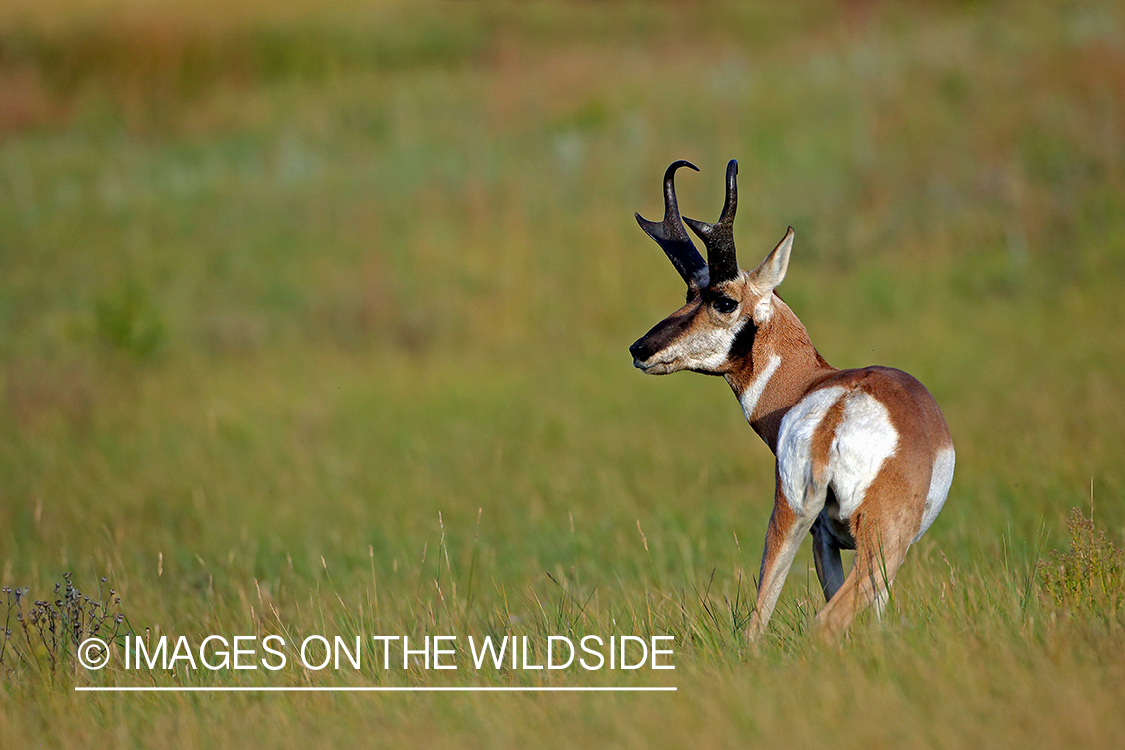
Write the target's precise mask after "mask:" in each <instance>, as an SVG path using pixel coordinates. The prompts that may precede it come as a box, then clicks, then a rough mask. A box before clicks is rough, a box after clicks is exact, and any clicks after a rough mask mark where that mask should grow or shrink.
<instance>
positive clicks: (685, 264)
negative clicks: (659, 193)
mask: <svg viewBox="0 0 1125 750" xmlns="http://www.w3.org/2000/svg"><path fill="white" fill-rule="evenodd" d="M680 167H688V168H689V169H694V170H695V171H696V172H698V171H699V167H697V166H695V165H694V164H692V163H691V162H689V161H684V160H683V159H681V160H679V161H674V162H672V164H671V165H670V166H669V167H668V169H667V171H665V172H664V220H663V221H660V222H656V221H649V220H648V219H645V218H643V217H642V216H641V215H640V214H635V216H636V217H637V223H638V224H640V225H641V229H643V230H644V231H645V234H647V235H648V236H649V237H651V238H652V239H654V240H656V244H658V245H660V248H661V249H662V250H663V251H664V254H665V255H667V256H668V260H670V261H672V265H673V266H675V267H676V270H677V271H679V273H680V276H681V277H683V280H684V281H686V282H687V283H688V284H692V283H696V276H697V274H698V273H699V272H700V271H701V270H703V269H704V268H706V267H707V264H706V263H704V262H703V256H702V255H700V254H699V251H698V250H696V249H695V245H694V244H692V241H691V237H690V236H688V233H687V230H686V229H684V224H683V221H682V220H681V219H680V208H679V205H678V204H677V202H676V184H675V181H676V170H677V169H679V168H680Z"/></svg>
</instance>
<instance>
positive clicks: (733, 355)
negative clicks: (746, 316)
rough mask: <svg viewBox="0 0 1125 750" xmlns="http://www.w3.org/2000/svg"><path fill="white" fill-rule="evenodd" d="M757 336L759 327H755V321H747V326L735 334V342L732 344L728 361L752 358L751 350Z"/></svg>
mask: <svg viewBox="0 0 1125 750" xmlns="http://www.w3.org/2000/svg"><path fill="white" fill-rule="evenodd" d="M756 335H758V326H756V325H754V321H753V320H747V321H746V325H744V326H743V327H742V330H741V331H739V332H738V333H736V334H735V336H734V341H732V342H731V343H730V351H729V352H727V359H742V358H744V357H748V356H750V350H751V349H753V348H754V337H755V336H756Z"/></svg>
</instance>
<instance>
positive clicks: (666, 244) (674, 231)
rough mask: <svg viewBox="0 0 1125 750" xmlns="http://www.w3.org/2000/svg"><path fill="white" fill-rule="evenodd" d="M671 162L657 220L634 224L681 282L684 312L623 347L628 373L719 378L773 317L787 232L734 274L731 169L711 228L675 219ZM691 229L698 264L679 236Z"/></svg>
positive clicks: (785, 262) (734, 168)
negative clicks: (700, 247)
mask: <svg viewBox="0 0 1125 750" xmlns="http://www.w3.org/2000/svg"><path fill="white" fill-rule="evenodd" d="M680 167H688V168H690V169H694V170H695V171H697V172H698V171H699V169H698V168H697V167H696V166H695V165H693V164H691V163H689V162H686V161H677V162H674V163H673V164H672V165H671V166H669V167H668V171H666V172H665V173H664V220H663V221H661V222H655V221H648V220H646V219H644V218H642V217H641V215H640V214H637V215H636V216H637V223H638V224H640V225H641V229H643V230H644V231H645V234H647V235H648V236H649V237H651V238H652V239H654V240H655V241H656V243H657V244H658V245H660V247H661V249H663V250H664V252H665V254H666V255H667V256H668V259H669V260H671V261H672V265H673V266H675V267H676V270H677V271H679V273H680V276H681V277H682V278H683V280H684V282H686V283H687V300H686V302H685V303H684V306H683V307H681V308H680V309H679V310H676V311H675V312H674V313H672V314H671V315H669V316H668V317H667V318H665V319H664V320H662V321H660V322H659V323H657V324H656V325H655V326H653V327H652V330H650V331H649V332H648V333H646V334H645V335H644V336H642V337H641V338H639V339H637V341H636V342H635V343H634V344H633V345H632V346H630V347H629V353H630V354H632V355H633V366H634V367H636V368H638V369H640V370H643V371H644V372H647V373H650V374H652V375H666V374H668V373H670V372H676V371H678V370H691V371H693V372H702V373H705V374H708V375H724V374H726V373H728V372H730V371H731V370H732V369H733V368H734V367H735V366H736V365H737V363H738V362H739V361H741V360H742V359H744V358H745V357H746V356H748V355H749V354H750V351H751V348H752V346H753V343H754V338H755V336H756V335H757V333H758V329H759V328H761V327H762V326H765V325H766V324H767V323H768V322H769V320H770V318H771V317H772V316H773V311H774V288H776V287H777V285H778V284H780V283H781V281H782V279H784V278H785V271H786V269H787V268H788V267H789V252H790V250H791V249H792V247H793V228H792V227H790V228H789V231H788V232H786V234H785V237H784V238H783V239H782V240H781V242H780V243H778V245H777V247H775V248H774V249H773V252H771V253H770V254H769V255H768V256H766V259H765V260H763V261H762V262H761V263H760V264H759V265H758V267H757V268H755V269H754V270H753V271H743V270H742V269H740V268H739V267H738V261H737V259H736V258H735V250H734V213H735V210H736V209H737V207H738V185H737V181H736V177H737V175H738V162H736V161H734V160H733V159H732V160H731V161H730V163H729V164H727V195H726V202H725V203H724V205H723V212H722V214H721V215H720V216H719V220H718V221H717V222H716V223H714V224H706V223H704V222H701V221H696V220H694V219H689V218H686V217H684V218H681V216H680V210H679V206H678V205H677V202H676V187H675V176H676V170H678V169H679V168H680ZM684 222H686V223H687V225H688V226H689V227H691V229H692V231H693V232H695V233H696V234H697V235H698V236H699V238H700V239H701V240H703V244H704V246H705V247H706V249H707V261H706V262H704V261H703V258H702V257H701V256H700V254H699V252H698V251H697V250H696V249H695V245H694V244H692V241H691V238H690V237H689V236H688V233H687V231H686V230H685V229H684Z"/></svg>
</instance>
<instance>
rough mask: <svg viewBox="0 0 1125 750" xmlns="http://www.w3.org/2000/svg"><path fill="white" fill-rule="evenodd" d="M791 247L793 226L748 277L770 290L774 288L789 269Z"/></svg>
mask: <svg viewBox="0 0 1125 750" xmlns="http://www.w3.org/2000/svg"><path fill="white" fill-rule="evenodd" d="M792 249H793V227H789V231H787V232H786V233H785V236H784V237H782V238H781V242H779V243H777V247H775V248H774V249H773V252H771V253H770V254H769V255H767V256H766V259H765V260H763V261H762V262H761V263H759V264H758V267H757V268H755V269H754V271H753V273H751V274H750V277H751V278H752V279H753V280H754V283H755V284H756V285H758V286H760V287H764V288H766V289H768V290H770V291H773V290H774V289H776V288H777V287H778V286H779V285H780V284H781V282H782V281H783V280H784V279H785V272H786V271H787V270H789V252H790V251H791V250H792Z"/></svg>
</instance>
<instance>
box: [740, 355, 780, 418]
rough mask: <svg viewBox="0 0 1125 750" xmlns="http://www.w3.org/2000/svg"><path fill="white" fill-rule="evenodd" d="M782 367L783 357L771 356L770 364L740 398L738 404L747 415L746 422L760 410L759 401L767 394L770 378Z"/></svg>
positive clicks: (767, 363)
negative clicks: (763, 394)
mask: <svg viewBox="0 0 1125 750" xmlns="http://www.w3.org/2000/svg"><path fill="white" fill-rule="evenodd" d="M780 366H781V356H780V355H777V354H772V355H770V360H769V362H766V366H765V367H763V368H762V371H761V372H760V373H758V376H757V377H756V378H754V381H753V382H752V383H750V385H748V386H747V387H746V390H744V391H743V392H742V393H741V394H740V395H739V397H738V402H739V403H740V404H742V413H743V414H745V415H746V421H747V422H749V421H750V420H751V418H752V417H753V416H754V410H755V409H757V408H758V401H759V400H760V399H761V398H762V393H764V392H765V390H766V386H767V385H769V382H770V378H772V377H773V374H774V373H775V372H777V368H778V367H780Z"/></svg>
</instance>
